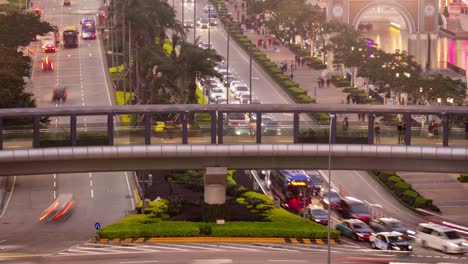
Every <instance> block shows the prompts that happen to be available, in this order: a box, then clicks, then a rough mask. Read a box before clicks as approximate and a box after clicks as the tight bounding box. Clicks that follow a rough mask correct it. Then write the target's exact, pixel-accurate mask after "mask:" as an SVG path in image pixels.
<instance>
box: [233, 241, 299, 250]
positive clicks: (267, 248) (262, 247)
mask: <svg viewBox="0 0 468 264" xmlns="http://www.w3.org/2000/svg"><path fill="white" fill-rule="evenodd" d="M233 244H234V245H238V246H239V247H241V248H244V247H253V248H255V249H257V250H258V251H262V250H272V251H290V252H294V251H295V252H297V250H291V249H285V248H282V247H283V246H281V247H278V245H274V244H270V245H269V247H264V246H257V245H246V244H235V243H229V245H233Z"/></svg>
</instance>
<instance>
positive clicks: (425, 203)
mask: <svg viewBox="0 0 468 264" xmlns="http://www.w3.org/2000/svg"><path fill="white" fill-rule="evenodd" d="M369 174H371V175H372V176H373V177H374V178H375V179H376V180H377V181H378V182H379V183H380V184H381V185H382V186H383V187H384V188H385V189H387V191H389V192H390V193H391V194H392V195H393V197H395V199H397V200H398V201H399V202H400V203H401V204H403V205H404V206H406V207H407V208H409V209H412V210H415V208H422V209H427V210H432V211H436V212H440V209H439V208H438V207H437V206H435V205H433V204H432V200H431V199H426V198H424V197H422V196H421V195H420V194H419V193H417V192H416V191H415V190H413V188H412V187H411V184H409V183H407V182H405V181H404V180H403V179H402V178H401V177H400V176H398V175H397V174H396V173H395V172H394V171H369Z"/></svg>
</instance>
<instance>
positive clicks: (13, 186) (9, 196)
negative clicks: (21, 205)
mask: <svg viewBox="0 0 468 264" xmlns="http://www.w3.org/2000/svg"><path fill="white" fill-rule="evenodd" d="M15 183H16V176H15V177H14V178H13V185H12V186H11V192H10V195H8V199H7V201H6V203H5V206H4V207H3V211H2V214H0V218H2V216H3V215H4V214H5V212H6V210H7V208H8V204H9V203H10V199H11V196H12V195H13V191H15Z"/></svg>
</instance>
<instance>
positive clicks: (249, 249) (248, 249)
mask: <svg viewBox="0 0 468 264" xmlns="http://www.w3.org/2000/svg"><path fill="white" fill-rule="evenodd" d="M219 247H222V248H229V249H237V250H244V251H256V252H258V251H260V250H259V249H252V248H243V247H232V246H224V245H219Z"/></svg>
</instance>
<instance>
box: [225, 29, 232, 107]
mask: <svg viewBox="0 0 468 264" xmlns="http://www.w3.org/2000/svg"><path fill="white" fill-rule="evenodd" d="M229 25H230V24H229V21H227V24H226V32H227V55H226V59H227V71H226V77H227V76H229V39H230V37H229ZM227 84H228V85H227V89H226V104H229V89H230V88H231V83H230V82H229V79H228V81H227Z"/></svg>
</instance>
